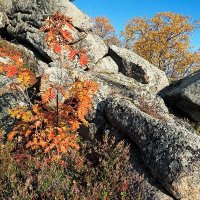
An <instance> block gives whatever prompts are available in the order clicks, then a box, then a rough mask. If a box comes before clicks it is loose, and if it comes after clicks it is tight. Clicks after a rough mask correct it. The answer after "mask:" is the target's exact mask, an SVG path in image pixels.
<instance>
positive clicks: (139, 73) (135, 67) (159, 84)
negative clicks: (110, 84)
mask: <svg viewBox="0 0 200 200" xmlns="http://www.w3.org/2000/svg"><path fill="white" fill-rule="evenodd" d="M109 56H110V57H111V58H112V59H113V60H114V61H115V62H116V63H117V64H118V66H119V71H120V72H121V73H123V74H124V75H126V76H128V77H131V78H134V79H135V80H136V81H138V82H139V83H142V84H145V85H146V87H147V88H149V90H150V91H151V92H154V93H156V92H158V91H160V90H161V89H163V88H164V87H166V86H167V85H169V82H168V79H167V77H166V75H165V73H164V72H163V71H161V70H160V69H158V68H157V67H155V66H154V65H152V64H150V63H149V62H148V61H147V60H145V59H143V58H142V57H140V56H138V55H137V54H135V53H134V52H132V51H130V50H128V49H125V48H122V47H117V46H115V45H111V46H110V49H109Z"/></svg>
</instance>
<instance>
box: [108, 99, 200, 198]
mask: <svg viewBox="0 0 200 200" xmlns="http://www.w3.org/2000/svg"><path fill="white" fill-rule="evenodd" d="M106 115H107V118H108V120H109V121H110V123H111V124H112V125H113V126H115V127H116V128H118V129H120V130H121V131H122V132H124V133H126V134H127V135H128V136H129V137H130V138H131V139H132V140H133V141H134V142H136V144H137V146H138V147H139V149H140V151H141V154H142V158H143V161H144V162H145V164H146V166H147V167H148V168H149V169H150V171H151V173H152V174H153V175H154V177H155V178H157V179H158V180H159V181H160V183H161V184H162V185H163V186H164V187H165V188H166V189H167V190H168V191H169V192H171V193H172V194H173V195H174V196H175V197H176V198H177V199H187V200H198V199H199V196H200V168H199V165H200V153H199V152H200V137H199V136H198V135H197V134H195V132H192V131H188V130H187V129H186V128H185V127H183V126H180V125H177V124H175V123H173V122H170V123H169V122H167V121H164V120H161V119H156V118H154V117H152V116H150V115H148V114H147V113H144V112H142V111H141V110H140V109H139V108H137V107H136V106H135V105H134V103H133V101H132V100H131V99H127V98H121V97H115V98H113V99H110V102H109V103H108V105H107V109H106Z"/></svg>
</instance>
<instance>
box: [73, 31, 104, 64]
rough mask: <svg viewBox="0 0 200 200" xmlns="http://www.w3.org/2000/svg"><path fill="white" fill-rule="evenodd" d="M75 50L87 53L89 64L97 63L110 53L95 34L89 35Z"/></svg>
mask: <svg viewBox="0 0 200 200" xmlns="http://www.w3.org/2000/svg"><path fill="white" fill-rule="evenodd" d="M75 48H77V49H83V50H84V51H85V52H86V53H87V56H88V60H89V64H95V63H97V62H98V61H99V60H100V59H102V58H103V57H104V56H105V55H106V54H107V53H108V48H107V46H106V45H105V43H104V42H103V40H102V39H101V38H100V37H99V36H97V35H95V34H93V33H89V34H87V36H86V37H85V38H84V39H83V40H81V41H80V42H78V43H77V44H76V45H75Z"/></svg>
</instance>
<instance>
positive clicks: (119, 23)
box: [74, 0, 200, 49]
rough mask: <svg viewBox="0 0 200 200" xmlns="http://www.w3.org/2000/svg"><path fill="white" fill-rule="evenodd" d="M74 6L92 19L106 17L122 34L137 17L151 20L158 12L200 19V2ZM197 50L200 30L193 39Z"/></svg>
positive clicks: (92, 1) (116, 1)
mask: <svg viewBox="0 0 200 200" xmlns="http://www.w3.org/2000/svg"><path fill="white" fill-rule="evenodd" d="M74 4H75V5H76V6H77V7H78V8H79V9H81V10H82V11H84V12H85V13H86V14H88V15H89V16H90V17H95V16H106V17H107V18H109V19H110V20H111V21H112V24H113V26H114V27H115V29H116V30H117V31H118V32H120V31H121V30H123V27H124V25H125V24H126V22H127V21H128V20H129V19H131V18H133V17H136V16H142V17H148V18H151V17H152V16H153V15H154V14H156V13H158V12H166V11H170V12H176V13H179V14H183V15H187V16H190V17H192V19H194V20H197V19H200V0H124V1H122V0H75V2H74ZM191 43H192V45H193V46H195V49H199V48H200V29H199V30H198V31H196V32H195V33H194V34H193V35H192V37H191Z"/></svg>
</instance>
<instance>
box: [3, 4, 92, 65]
mask: <svg viewBox="0 0 200 200" xmlns="http://www.w3.org/2000/svg"><path fill="white" fill-rule="evenodd" d="M0 11H1V12H5V13H6V15H7V17H8V19H9V25H8V26H7V32H8V33H9V34H10V35H11V36H12V37H14V38H16V39H18V40H21V41H24V42H26V43H29V44H30V45H31V46H33V47H34V48H35V49H37V51H39V52H40V53H41V54H42V55H43V56H45V57H46V59H48V60H49V61H52V60H56V59H58V56H57V55H56V54H55V53H54V52H53V50H50V49H49V48H48V47H47V45H46V43H45V34H44V32H42V31H41V30H40V27H41V26H42V25H43V22H44V20H45V19H46V18H47V17H48V16H50V15H52V14H54V13H56V12H58V11H59V12H60V13H62V14H65V15H66V16H67V17H70V18H73V25H74V27H75V28H76V30H75V31H73V33H72V35H73V36H74V38H75V41H78V40H79V39H81V38H82V37H84V34H83V32H84V31H88V30H90V29H91V27H92V22H91V20H90V18H89V17H88V16H87V15H85V14H83V13H82V12H81V11H80V10H79V9H78V8H76V7H75V6H74V5H73V4H72V3H71V2H69V1H66V0H54V1H51V0H40V1H37V0H20V1H18V0H10V1H6V2H5V1H3V3H2V4H1V5H0ZM78 30H82V33H81V32H79V31H78ZM75 41H74V42H75Z"/></svg>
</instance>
